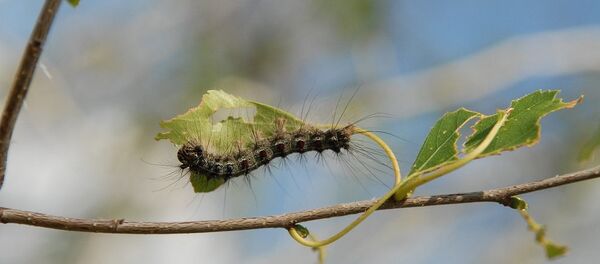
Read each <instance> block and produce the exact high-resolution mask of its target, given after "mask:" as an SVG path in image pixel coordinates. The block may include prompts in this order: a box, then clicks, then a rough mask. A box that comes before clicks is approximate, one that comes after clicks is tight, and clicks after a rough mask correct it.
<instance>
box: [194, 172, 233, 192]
mask: <svg viewBox="0 0 600 264" xmlns="http://www.w3.org/2000/svg"><path fill="white" fill-rule="evenodd" d="M190 182H191V183H192V187H194V192H197V193H201V192H212V191H214V190H216V189H217V188H219V186H221V185H223V183H225V180H224V179H223V178H210V179H209V178H208V177H207V176H206V175H202V174H198V173H191V175H190Z"/></svg>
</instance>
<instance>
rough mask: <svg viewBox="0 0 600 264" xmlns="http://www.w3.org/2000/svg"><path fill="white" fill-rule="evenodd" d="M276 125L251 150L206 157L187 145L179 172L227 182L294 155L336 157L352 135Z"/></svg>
mask: <svg viewBox="0 0 600 264" xmlns="http://www.w3.org/2000/svg"><path fill="white" fill-rule="evenodd" d="M277 122H279V124H276V127H277V128H276V131H275V134H274V135H273V136H270V137H267V138H264V139H259V140H258V141H256V142H253V143H252V144H251V145H250V146H248V147H245V148H240V149H239V150H238V151H236V152H234V153H230V154H218V153H209V152H208V151H206V149H205V148H204V147H203V146H202V145H201V144H198V143H196V142H194V141H189V142H188V143H186V144H184V145H183V146H182V147H181V148H180V149H179V151H178V152H177V158H178V159H179V161H180V162H181V166H180V168H182V169H185V168H189V169H190V171H191V172H192V173H198V174H205V175H207V177H208V178H209V179H215V178H221V179H223V181H227V180H229V179H231V178H233V177H237V176H241V175H245V174H248V173H250V172H251V171H253V170H256V169H258V168H259V167H260V166H263V165H266V164H268V163H269V162H271V160H273V159H275V158H279V157H286V156H287V155H290V154H293V153H305V152H309V151H317V152H323V151H325V150H332V151H333V152H335V153H339V152H340V151H341V150H342V149H345V150H348V149H349V147H350V136H351V135H352V134H353V132H354V125H347V126H344V127H342V128H331V129H327V130H321V129H318V128H315V127H312V126H307V127H303V128H300V129H298V130H295V131H289V132H288V131H286V130H285V126H284V125H282V124H281V123H283V122H285V120H284V119H280V120H278V121H277Z"/></svg>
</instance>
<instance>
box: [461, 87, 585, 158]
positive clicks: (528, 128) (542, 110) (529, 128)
mask: <svg viewBox="0 0 600 264" xmlns="http://www.w3.org/2000/svg"><path fill="white" fill-rule="evenodd" d="M558 93H559V91H557V90H548V91H541V90H540V91H536V92H533V93H531V94H529V95H526V96H524V97H522V98H520V99H517V100H514V101H513V102H512V104H511V108H512V109H513V110H512V112H511V113H510V115H509V117H508V120H507V121H506V123H505V124H504V126H503V127H502V128H501V129H500V131H499V132H498V135H497V136H496V138H494V141H492V143H491V144H490V145H489V147H488V148H487V149H486V150H485V151H484V152H483V153H482V155H481V157H484V156H488V155H494V154H498V153H500V152H502V151H508V150H513V149H516V148H519V147H522V146H531V145H534V144H536V143H537V142H538V141H539V139H540V119H541V118H542V117H544V116H545V115H547V114H549V113H551V112H554V111H557V110H560V109H565V108H572V107H574V106H575V105H577V103H578V102H580V101H581V98H579V99H577V100H573V101H570V102H566V103H565V102H563V101H562V99H560V98H556V95H557V94H558ZM497 118H498V117H497V114H495V115H490V116H486V117H484V118H482V119H481V120H480V121H479V122H477V123H476V124H475V126H473V128H474V129H475V132H474V133H473V134H472V135H471V136H469V137H468V138H467V141H466V142H465V152H469V151H471V150H473V149H474V148H476V147H477V146H478V145H479V143H481V141H482V140H483V139H484V138H485V136H486V135H487V134H488V132H489V130H490V129H491V128H492V126H494V124H495V123H496V120H497Z"/></svg>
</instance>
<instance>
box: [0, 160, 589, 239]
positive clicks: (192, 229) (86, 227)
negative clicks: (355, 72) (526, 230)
mask: <svg viewBox="0 0 600 264" xmlns="http://www.w3.org/2000/svg"><path fill="white" fill-rule="evenodd" d="M598 177H600V166H597V167H594V168H591V169H587V170H582V171H578V172H573V173H569V174H565V175H561V176H555V177H552V178H548V179H544V180H541V181H535V182H529V183H523V184H518V185H513V186H509V187H504V188H498V189H491V190H487V191H481V192H470V193H457V194H445V195H434V196H419V197H413V198H408V199H406V200H404V201H401V202H392V201H390V202H388V203H386V204H385V205H384V206H383V207H382V208H380V209H393V208H406V207H423V206H433V205H444V204H461V203H475V202H496V203H500V204H503V205H508V203H509V201H510V198H511V197H512V196H515V195H519V194H524V193H530V192H535V191H539V190H543V189H548V188H553V187H557V186H561V185H565V184H570V183H574V182H578V181H584V180H589V179H593V178H598ZM375 202H376V201H375V200H368V201H359V202H352V203H345V204H338V205H334V206H330V207H324V208H319V209H313V210H307V211H302V212H295V213H288V214H283V215H276V216H265V217H250V218H240V219H230V220H209V221H192V222H131V221H125V220H124V219H114V220H100V219H77V218H66V217H60V216H52V215H47V214H41V213H35V212H28V211H22V210H17V209H9V208H2V207H0V222H2V223H5V224H7V223H15V224H24V225H32V226H39V227H46V228H53V229H59V230H69V231H82V232H100V233H126V234H177V233H206V232H221V231H234V230H246V229H259V228H288V227H290V226H293V225H294V224H296V223H300V222H306V221H312V220H318V219H325V218H332V217H338V216H344V215H351V214H358V213H361V212H364V211H365V210H366V209H367V208H369V207H370V206H371V205H373V204H374V203H375Z"/></svg>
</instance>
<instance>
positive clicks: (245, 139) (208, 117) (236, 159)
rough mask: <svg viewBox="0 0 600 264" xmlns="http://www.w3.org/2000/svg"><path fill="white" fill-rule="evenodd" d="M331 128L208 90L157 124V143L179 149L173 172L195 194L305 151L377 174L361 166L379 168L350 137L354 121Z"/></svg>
mask: <svg viewBox="0 0 600 264" xmlns="http://www.w3.org/2000/svg"><path fill="white" fill-rule="evenodd" d="M248 108H251V110H253V111H255V113H254V114H251V115H247V116H245V117H234V115H233V114H231V113H229V115H228V116H227V117H226V118H225V119H223V120H220V121H218V122H216V123H214V122H213V118H214V115H215V113H216V112H217V111H219V110H223V109H225V110H227V109H229V110H230V111H231V110H235V111H244V110H247V109H248ZM344 111H345V109H344ZM368 117H371V116H367V117H366V118H368ZM334 119H335V113H334ZM361 120H362V119H361ZM361 120H358V121H357V122H359V121H361ZM335 123H336V124H331V125H311V124H308V123H306V122H305V121H304V120H302V119H300V118H298V117H296V116H294V115H292V114H290V113H287V112H285V111H283V110H280V109H278V108H275V107H272V106H268V105H265V104H262V103H258V102H253V101H248V100H245V99H242V98H239V97H236V96H233V95H230V94H227V93H225V92H223V91H215V90H211V91H208V93H207V94H205V95H204V96H203V98H202V102H201V104H200V105H199V106H198V107H196V108H192V109H190V110H189V111H188V112H186V113H184V114H182V115H179V116H177V117H175V118H173V119H171V120H168V121H165V122H163V123H161V126H163V128H167V129H169V131H167V132H164V133H160V134H158V135H157V139H169V140H171V141H172V142H173V143H175V144H176V145H177V146H179V149H178V151H177V159H178V160H179V162H180V164H179V166H178V167H179V168H180V169H183V170H186V171H187V172H189V174H190V182H191V183H192V185H193V187H194V191H195V192H211V191H213V190H215V189H217V188H218V187H219V186H221V185H223V184H224V183H226V182H228V181H229V180H230V179H233V178H236V177H239V176H244V175H249V174H252V173H253V172H254V171H256V170H257V169H259V168H261V167H266V168H267V169H269V168H270V167H269V166H271V164H270V163H271V162H273V161H274V160H276V159H278V158H281V159H286V158H287V156H289V155H291V154H299V155H303V154H304V153H307V152H314V153H316V154H317V155H318V156H321V155H322V154H323V153H324V152H326V151H330V152H332V153H334V154H336V155H337V156H338V157H341V154H342V151H344V153H348V154H350V155H348V156H349V157H352V158H354V159H355V160H348V159H347V158H341V159H340V160H342V161H344V162H345V164H346V165H347V167H349V168H350V169H351V170H353V171H360V170H361V168H363V169H365V170H367V171H368V172H367V173H370V174H371V175H373V172H372V171H374V170H377V169H372V168H370V167H369V166H368V165H366V164H365V158H366V160H371V161H375V162H377V163H378V164H379V165H381V162H380V161H379V160H378V158H379V157H378V155H381V153H380V152H377V151H376V150H375V149H374V148H370V147H369V146H367V145H364V144H361V143H360V139H353V138H352V136H353V135H355V134H360V133H365V132H366V131H364V130H361V129H359V128H358V127H356V125H355V124H356V122H355V123H351V124H348V125H343V126H338V125H337V123H339V120H337V122H335ZM361 131H362V132H361ZM358 156H360V157H358ZM300 157H302V156H300ZM283 161H285V160H283ZM384 166H385V165H384ZM269 171H270V170H269ZM361 174H362V173H361ZM375 178H377V177H376V176H375ZM377 180H378V181H380V180H379V179H377ZM380 182H381V181H380ZM361 186H362V184H361ZM363 188H364V187H363Z"/></svg>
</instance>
